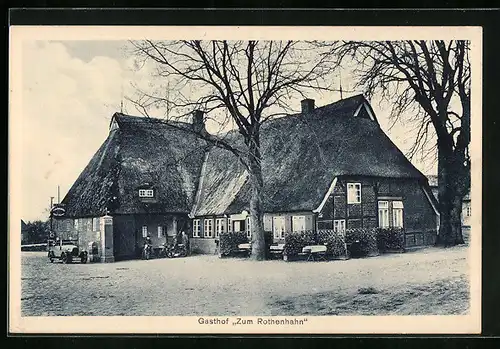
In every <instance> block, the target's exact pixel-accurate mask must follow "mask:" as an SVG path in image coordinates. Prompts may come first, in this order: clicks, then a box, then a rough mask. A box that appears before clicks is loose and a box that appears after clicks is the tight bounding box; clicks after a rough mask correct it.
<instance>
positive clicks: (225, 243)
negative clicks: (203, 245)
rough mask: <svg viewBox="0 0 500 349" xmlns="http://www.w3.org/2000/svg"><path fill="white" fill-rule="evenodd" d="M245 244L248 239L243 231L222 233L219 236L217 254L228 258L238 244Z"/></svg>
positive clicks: (236, 248)
mask: <svg viewBox="0 0 500 349" xmlns="http://www.w3.org/2000/svg"><path fill="white" fill-rule="evenodd" d="M246 243H248V237H247V233H246V232H244V231H238V232H231V233H229V232H223V233H221V234H220V235H219V254H220V255H221V256H229V255H231V254H233V253H234V251H236V250H238V245H239V244H246Z"/></svg>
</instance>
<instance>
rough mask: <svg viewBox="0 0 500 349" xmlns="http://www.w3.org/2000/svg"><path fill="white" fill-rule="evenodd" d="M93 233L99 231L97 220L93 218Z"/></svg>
mask: <svg viewBox="0 0 500 349" xmlns="http://www.w3.org/2000/svg"><path fill="white" fill-rule="evenodd" d="M92 231H97V218H92Z"/></svg>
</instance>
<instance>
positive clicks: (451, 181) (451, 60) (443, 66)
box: [323, 40, 470, 246]
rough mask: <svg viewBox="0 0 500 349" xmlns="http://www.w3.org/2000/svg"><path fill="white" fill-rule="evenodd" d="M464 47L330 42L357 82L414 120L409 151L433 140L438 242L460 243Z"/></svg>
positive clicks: (465, 159)
mask: <svg viewBox="0 0 500 349" xmlns="http://www.w3.org/2000/svg"><path fill="white" fill-rule="evenodd" d="M323 46H324V45H323ZM469 50H470V43H469V42H468V41H461V40H452V41H442V40H436V41H423V40H418V41H413V40H412V41H381V42H353V41H348V42H345V41H344V42H340V43H334V44H333V45H332V46H330V52H332V53H333V52H334V53H335V54H337V55H338V56H337V57H338V59H339V62H342V61H346V59H347V60H349V61H351V60H352V61H353V62H354V64H355V68H354V74H355V75H356V76H357V77H358V78H359V80H358V86H363V87H365V88H366V91H367V92H368V94H369V95H373V93H380V95H381V96H382V98H383V99H385V100H388V101H390V102H392V103H393V108H392V113H391V117H392V118H394V119H398V118H401V117H403V116H404V115H406V116H408V114H410V115H411V116H410V118H411V119H412V120H413V121H416V122H417V123H418V128H417V137H416V142H415V144H414V145H413V147H412V149H411V150H410V155H412V156H413V155H415V153H416V151H417V150H418V149H423V147H425V146H427V145H428V143H429V142H430V141H431V140H433V139H435V140H436V141H435V147H436V148H437V157H438V185H439V199H438V200H439V210H440V227H439V235H438V241H437V243H438V244H439V245H443V246H452V245H456V244H460V243H463V238H462V231H461V212H462V199H463V197H464V195H465V194H466V193H467V192H468V191H469V190H470V156H469V143H470V61H469ZM434 150H436V149H434Z"/></svg>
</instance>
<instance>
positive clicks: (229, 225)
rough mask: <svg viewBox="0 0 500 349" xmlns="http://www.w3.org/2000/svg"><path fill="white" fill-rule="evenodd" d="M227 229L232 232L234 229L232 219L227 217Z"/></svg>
mask: <svg viewBox="0 0 500 349" xmlns="http://www.w3.org/2000/svg"><path fill="white" fill-rule="evenodd" d="M227 231H228V232H232V231H233V223H232V221H231V218H228V219H227Z"/></svg>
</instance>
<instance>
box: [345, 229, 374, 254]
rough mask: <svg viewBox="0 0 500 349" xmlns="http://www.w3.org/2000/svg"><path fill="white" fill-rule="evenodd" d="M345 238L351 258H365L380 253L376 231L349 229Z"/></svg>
mask: <svg viewBox="0 0 500 349" xmlns="http://www.w3.org/2000/svg"><path fill="white" fill-rule="evenodd" d="M345 236H346V243H347V248H348V250H349V254H350V256H351V257H365V256H369V255H377V254H378V253H379V251H378V246H377V231H376V229H348V230H346V232H345Z"/></svg>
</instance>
